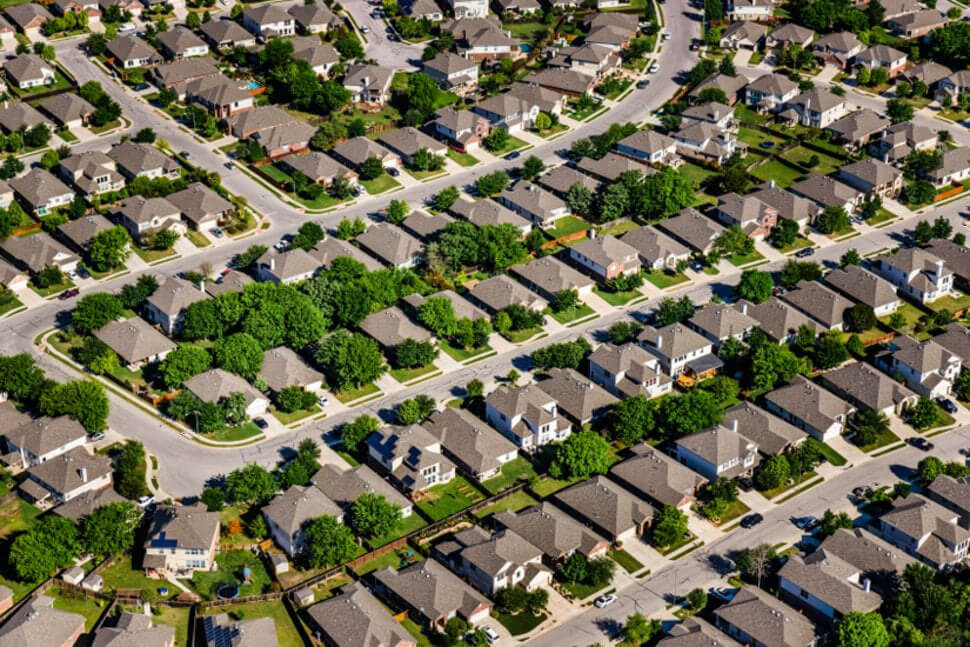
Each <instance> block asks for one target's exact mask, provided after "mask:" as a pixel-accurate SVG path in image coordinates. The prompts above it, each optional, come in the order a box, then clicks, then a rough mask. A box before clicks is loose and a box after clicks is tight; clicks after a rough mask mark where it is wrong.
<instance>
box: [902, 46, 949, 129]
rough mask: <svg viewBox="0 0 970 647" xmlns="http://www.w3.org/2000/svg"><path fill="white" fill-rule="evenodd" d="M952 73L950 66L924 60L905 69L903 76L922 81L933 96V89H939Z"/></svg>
mask: <svg viewBox="0 0 970 647" xmlns="http://www.w3.org/2000/svg"><path fill="white" fill-rule="evenodd" d="M952 74H953V70H951V69H950V68H948V67H947V66H946V65H940V64H939V63H937V62H936V61H923V62H922V63H919V64H918V65H914V66H913V67H911V68H909V69H907V70H905V71H904V72H903V74H902V77H903V78H904V79H906V80H907V81H909V82H910V83H915V82H916V81H921V82H922V83H923V84H925V85H926V87H927V88H928V89H929V90H930V92H929V95H928V96H933V90H937V89H939V87H940V82H941V81H943V80H944V79H946V78H948V77H950V76H951V75H952ZM951 99H952V97H951ZM909 123H912V122H909Z"/></svg>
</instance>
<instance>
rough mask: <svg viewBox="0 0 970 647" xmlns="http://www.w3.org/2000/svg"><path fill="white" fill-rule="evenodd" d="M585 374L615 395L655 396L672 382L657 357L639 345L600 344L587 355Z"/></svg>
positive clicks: (661, 392) (668, 388)
mask: <svg viewBox="0 0 970 647" xmlns="http://www.w3.org/2000/svg"><path fill="white" fill-rule="evenodd" d="M589 377H590V379H592V380H593V381H594V382H596V383H597V384H599V385H600V386H602V387H603V388H605V389H607V390H608V391H610V392H611V393H612V394H613V395H615V396H617V397H621V398H623V397H634V396H637V395H643V396H644V397H645V398H647V399H650V398H655V397H657V396H659V395H663V394H664V393H669V392H670V390H671V387H672V386H673V383H672V382H671V380H670V377H669V376H667V375H664V374H663V373H662V372H661V370H660V360H658V359H657V358H656V357H655V356H654V355H653V354H651V353H648V352H647V351H646V350H644V349H643V348H642V347H641V346H639V345H637V344H634V343H628V344H623V345H622V346H615V345H613V344H600V345H599V346H598V347H597V348H596V350H594V351H593V352H592V354H590V356H589Z"/></svg>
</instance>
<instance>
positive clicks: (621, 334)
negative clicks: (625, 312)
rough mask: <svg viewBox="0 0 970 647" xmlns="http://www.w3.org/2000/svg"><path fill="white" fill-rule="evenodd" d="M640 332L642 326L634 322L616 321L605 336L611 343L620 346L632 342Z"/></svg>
mask: <svg viewBox="0 0 970 647" xmlns="http://www.w3.org/2000/svg"><path fill="white" fill-rule="evenodd" d="M641 330H643V326H641V325H640V324H639V323H637V322H635V321H617V322H616V323H615V324H613V325H612V326H610V327H609V328H608V329H607V331H606V334H607V336H609V338H610V341H611V342H612V343H614V344H616V345H621V344H625V343H627V342H629V341H633V339H634V338H635V337H636V336H637V335H639V334H640V331H641Z"/></svg>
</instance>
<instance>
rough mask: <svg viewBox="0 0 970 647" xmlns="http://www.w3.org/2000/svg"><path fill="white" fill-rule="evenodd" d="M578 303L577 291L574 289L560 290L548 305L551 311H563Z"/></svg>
mask: <svg viewBox="0 0 970 647" xmlns="http://www.w3.org/2000/svg"><path fill="white" fill-rule="evenodd" d="M577 305H579V293H578V292H577V291H576V290H560V291H559V292H556V296H555V298H554V299H553V300H552V303H551V304H549V307H550V308H552V311H553V312H564V311H566V310H570V309H572V308H575V307H576V306H577Z"/></svg>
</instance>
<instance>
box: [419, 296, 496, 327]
mask: <svg viewBox="0 0 970 647" xmlns="http://www.w3.org/2000/svg"><path fill="white" fill-rule="evenodd" d="M428 299H446V300H447V301H448V302H449V303H451V309H452V311H454V313H455V317H456V318H457V319H458V320H459V321H460V320H462V319H468V320H470V321H477V320H479V319H488V315H487V314H486V313H485V312H484V311H483V310H480V309H478V308H477V307H475V305H473V304H472V302H471V301H468V300H466V299H463V298H461V297H460V296H458V294H457V293H456V292H455V291H454V290H439V291H438V292H435V293H434V294H429V295H428V296H427V298H425V297H424V296H422V295H420V294H417V293H414V294H409V295H408V296H406V297H404V303H406V304H407V305H408V306H410V308H411V310H412V311H413V312H414V314H415V316H417V314H418V313H419V312H420V310H421V306H423V305H424V304H425V302H427V300H428Z"/></svg>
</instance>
